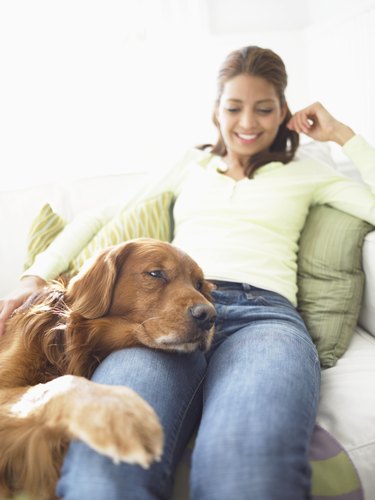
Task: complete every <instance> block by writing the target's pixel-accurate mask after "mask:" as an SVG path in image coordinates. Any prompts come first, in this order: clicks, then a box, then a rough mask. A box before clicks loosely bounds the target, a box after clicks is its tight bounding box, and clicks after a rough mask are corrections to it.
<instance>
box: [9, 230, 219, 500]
mask: <svg viewBox="0 0 375 500" xmlns="http://www.w3.org/2000/svg"><path fill="white" fill-rule="evenodd" d="M209 290H210V285H209V283H207V282H206V281H205V280H204V278H203V274H202V271H201V269H200V268H199V267H198V265H197V264H196V263H195V262H194V261H193V260H192V259H191V258H190V257H189V256H188V255H186V254H185V253H184V252H182V251H181V250H179V249H177V248H175V247H173V246H172V245H170V244H168V243H164V242H160V241H157V240H152V239H146V238H142V239H137V240H132V241H130V242H127V243H124V244H120V245H116V246H113V247H109V248H108V249H106V250H104V251H103V252H101V253H100V254H99V255H98V256H97V258H96V259H95V260H93V261H92V262H91V263H89V264H88V265H87V266H85V268H84V269H82V270H81V271H80V273H79V274H78V275H77V276H75V277H74V278H73V279H72V280H71V281H70V282H69V283H68V285H67V286H66V287H65V286H64V285H63V284H62V283H57V282H56V283H52V284H50V285H48V286H46V287H45V288H44V289H43V290H42V291H40V292H38V293H36V294H35V295H34V296H32V297H31V298H30V299H29V300H28V301H27V302H26V303H25V304H24V305H23V306H21V307H20V308H19V309H17V310H16V311H15V313H14V314H13V316H12V317H11V318H10V319H9V320H8V322H7V325H6V331H5V334H4V335H3V337H2V338H1V339H0V495H3V496H8V497H9V496H11V495H12V494H14V493H15V492H18V491H21V490H22V491H26V492H27V493H28V494H29V495H30V496H31V497H33V498H35V499H37V500H50V499H52V498H55V486H56V481H57V479H58V475H59V470H60V467H61V464H62V460H63V457H64V453H65V450H66V448H67V445H68V442H69V440H71V439H80V440H82V441H84V442H85V443H86V444H87V445H89V446H91V447H92V448H93V449H95V450H97V451H98V452H100V453H103V454H104V455H106V456H108V457H110V458H111V459H113V460H114V461H115V462H120V461H124V462H129V463H135V464H139V465H141V466H143V467H148V466H149V465H150V464H151V463H152V462H153V461H154V460H157V459H158V458H160V456H161V453H162V447H163V431H162V429H161V426H160V423H159V420H158V418H157V416H156V414H155V412H154V411H153V410H152V409H151V407H150V406H149V405H148V404H147V403H146V402H145V401H144V400H143V399H142V398H141V397H140V396H138V395H137V394H136V393H135V392H134V391H132V390H130V389H129V388H126V387H118V386H107V385H101V384H97V383H94V382H92V381H90V380H89V377H90V376H91V375H92V373H93V371H94V370H95V368H96V367H97V365H98V364H99V363H100V362H101V361H102V360H103V359H104V358H105V357H106V356H107V355H108V354H109V353H110V352H112V351H114V350H116V349H122V348H126V347H131V346H148V347H150V348H153V349H162V350H168V351H178V352H181V353H187V352H192V351H193V350H195V349H197V348H200V349H203V350H206V349H207V348H208V347H209V345H210V342H211V339H212V335H213V328H214V321H215V309H214V307H213V305H212V303H211V300H210V295H209Z"/></svg>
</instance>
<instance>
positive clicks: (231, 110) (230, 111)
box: [226, 108, 240, 113]
mask: <svg viewBox="0 0 375 500" xmlns="http://www.w3.org/2000/svg"><path fill="white" fill-rule="evenodd" d="M226 110H227V111H228V113H238V112H239V111H240V110H239V109H238V108H226Z"/></svg>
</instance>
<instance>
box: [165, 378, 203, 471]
mask: <svg viewBox="0 0 375 500" xmlns="http://www.w3.org/2000/svg"><path fill="white" fill-rule="evenodd" d="M205 378H206V375H203V377H202V378H201V379H200V381H199V382H198V384H197V385H196V387H195V389H194V391H193V393H192V394H191V396H190V398H189V402H188V404H187V405H186V407H185V409H184V411H183V413H182V415H181V418H179V419H178V420H179V424H178V425H177V427H176V430H173V435H172V436H171V437H172V439H171V441H172V446H171V452H170V453H169V460H168V462H167V463H166V464H165V465H166V472H167V475H168V476H169V477H170V476H171V474H172V463H173V457H174V454H175V450H176V443H177V437H178V436H179V434H180V432H181V428H182V424H183V422H184V421H185V417H186V415H187V413H188V410H189V408H190V407H191V404H192V401H193V400H194V398H195V396H196V394H197V392H198V391H199V389H200V388H201V386H202V384H203V381H204V379H205Z"/></svg>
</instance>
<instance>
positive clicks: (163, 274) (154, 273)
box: [147, 269, 167, 281]
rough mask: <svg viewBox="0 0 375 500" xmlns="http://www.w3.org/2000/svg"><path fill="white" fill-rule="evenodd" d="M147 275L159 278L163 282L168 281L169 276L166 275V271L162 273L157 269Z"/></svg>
mask: <svg viewBox="0 0 375 500" xmlns="http://www.w3.org/2000/svg"><path fill="white" fill-rule="evenodd" d="M147 274H148V275H149V276H151V277H152V278H157V279H161V280H165V281H167V276H166V275H165V272H164V271H161V270H160V269H155V270H152V271H148V272H147Z"/></svg>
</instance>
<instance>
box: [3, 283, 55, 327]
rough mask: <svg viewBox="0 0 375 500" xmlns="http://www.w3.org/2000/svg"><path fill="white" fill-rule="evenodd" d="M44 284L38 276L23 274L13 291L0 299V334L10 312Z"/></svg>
mask: <svg viewBox="0 0 375 500" xmlns="http://www.w3.org/2000/svg"><path fill="white" fill-rule="evenodd" d="M45 284H46V282H45V281H44V280H43V279H42V278H39V276H25V277H24V278H23V279H22V281H20V283H19V285H18V287H17V288H16V289H15V290H13V292H11V293H9V294H8V295H7V296H6V297H4V298H3V299H0V336H1V335H3V333H4V331H5V323H6V321H7V319H9V318H10V316H11V315H12V313H13V312H14V311H15V310H16V309H17V308H18V307H20V306H21V305H22V304H23V303H24V302H25V301H26V300H27V299H28V298H29V297H30V295H32V294H33V293H34V292H36V291H37V290H39V289H41V288H43V286H45Z"/></svg>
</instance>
